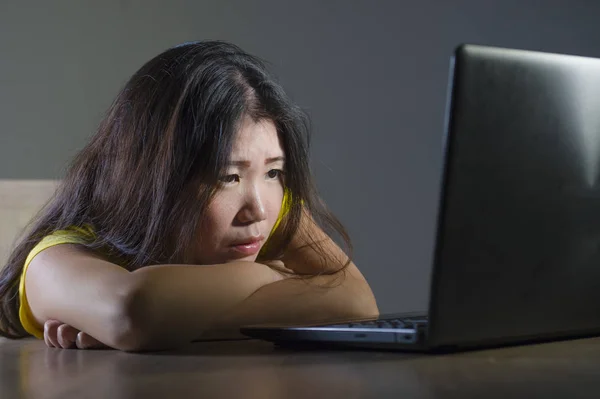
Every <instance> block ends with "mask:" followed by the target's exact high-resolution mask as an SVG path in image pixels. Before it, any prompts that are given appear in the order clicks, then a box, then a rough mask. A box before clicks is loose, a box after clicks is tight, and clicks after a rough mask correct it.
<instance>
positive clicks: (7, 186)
mask: <svg viewBox="0 0 600 399" xmlns="http://www.w3.org/2000/svg"><path fill="white" fill-rule="evenodd" d="M58 183H59V180H2V179H0V268H2V267H4V265H5V264H6V261H7V260H8V255H9V253H10V251H11V250H12V248H13V247H14V245H15V244H16V242H17V239H18V238H19V236H20V234H21V233H23V229H24V228H25V227H26V226H27V224H28V223H29V222H30V221H31V219H32V218H33V217H34V216H35V215H36V213H37V212H38V211H39V210H40V209H41V208H42V206H44V205H45V204H46V202H47V201H48V200H49V199H50V198H51V197H52V195H53V194H54V191H55V190H56V188H57V187H58Z"/></svg>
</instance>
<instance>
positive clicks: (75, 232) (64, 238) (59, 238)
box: [19, 191, 290, 339]
mask: <svg viewBox="0 0 600 399" xmlns="http://www.w3.org/2000/svg"><path fill="white" fill-rule="evenodd" d="M289 205H290V204H289V196H288V193H287V191H286V193H285V195H284V196H283V203H282V206H281V211H280V212H279V216H278V217H277V220H276V221H275V225H274V226H273V228H272V229H271V233H270V234H269V238H271V236H272V235H273V232H274V231H275V230H276V229H277V227H278V226H279V224H280V223H281V220H282V219H283V217H284V216H285V215H286V214H287V213H288V211H289ZM95 236H96V235H95V233H94V231H93V230H92V229H91V228H89V227H84V228H81V227H75V226H73V227H70V228H68V229H66V230H57V231H55V232H53V233H52V234H50V235H48V236H46V237H44V238H43V239H42V240H41V241H40V242H39V243H38V244H37V245H36V246H35V247H33V249H32V250H31V251H30V252H29V255H28V256H27V259H26V260H25V264H24V266H23V271H22V272H21V279H20V281H19V302H20V306H19V320H20V321H21V324H22V325H23V328H24V329H25V331H27V332H28V333H29V334H31V335H33V336H34V337H36V338H39V339H43V338H44V329H43V326H40V325H38V323H37V322H36V321H35V319H34V317H33V314H32V312H31V308H30V307H29V302H27V295H26V293H25V273H27V269H28V268H29V264H30V263H31V260H32V259H33V258H34V257H35V256H36V255H37V254H39V253H40V252H42V251H43V250H44V249H47V248H50V247H53V246H55V245H59V244H85V243H86V242H90V241H92V240H93V239H94V238H95ZM267 242H268V239H267ZM265 247H266V243H265Z"/></svg>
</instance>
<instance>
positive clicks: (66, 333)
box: [56, 324, 79, 349]
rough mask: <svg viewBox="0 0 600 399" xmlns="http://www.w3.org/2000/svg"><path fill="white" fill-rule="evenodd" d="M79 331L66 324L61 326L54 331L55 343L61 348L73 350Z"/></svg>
mask: <svg viewBox="0 0 600 399" xmlns="http://www.w3.org/2000/svg"><path fill="white" fill-rule="evenodd" d="M78 333H79V330H78V329H76V328H75V327H72V326H70V325H68V324H61V325H60V326H58V329H57V331H56V336H57V341H58V344H59V345H60V347H61V348H63V349H72V348H75V341H76V340H77V334H78Z"/></svg>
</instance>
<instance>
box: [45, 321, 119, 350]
mask: <svg viewBox="0 0 600 399" xmlns="http://www.w3.org/2000/svg"><path fill="white" fill-rule="evenodd" d="M44 342H46V345H48V346H49V347H50V348H62V349H105V348H109V347H108V346H107V345H104V344H103V343H102V342H100V341H98V340H97V339H96V338H94V337H92V336H90V335H88V334H86V333H84V332H83V331H79V330H78V329H76V328H74V327H71V326H70V325H68V324H64V323H62V322H60V321H58V320H48V321H46V323H44Z"/></svg>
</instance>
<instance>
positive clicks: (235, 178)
mask: <svg viewBox="0 0 600 399" xmlns="http://www.w3.org/2000/svg"><path fill="white" fill-rule="evenodd" d="M238 181H240V176H239V175H227V176H223V177H222V178H221V182H222V183H227V184H229V183H234V182H238Z"/></svg>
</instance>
